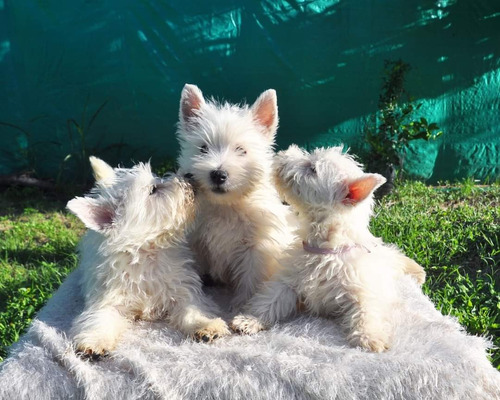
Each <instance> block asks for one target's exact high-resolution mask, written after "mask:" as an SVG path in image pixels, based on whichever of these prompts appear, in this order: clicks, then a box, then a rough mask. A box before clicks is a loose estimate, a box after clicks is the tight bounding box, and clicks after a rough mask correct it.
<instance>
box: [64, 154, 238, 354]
mask: <svg viewBox="0 0 500 400" xmlns="http://www.w3.org/2000/svg"><path fill="white" fill-rule="evenodd" d="M90 161H91V165H92V168H93V170H94V175H95V177H96V180H97V183H96V187H95V188H94V189H93V190H92V191H91V193H90V195H88V196H85V197H76V198H74V199H73V200H71V201H69V202H68V205H67V207H68V209H69V210H70V211H71V212H73V213H74V214H75V215H76V216H77V217H78V218H80V219H81V220H82V222H83V223H84V224H85V226H86V227H87V228H88V229H89V230H88V232H87V233H86V235H85V236H84V238H83V239H82V240H81V242H80V244H79V252H80V267H81V268H83V279H82V291H83V295H84V299H85V307H84V311H83V313H82V314H81V315H80V316H78V317H77V318H76V320H75V321H74V323H73V326H72V329H71V333H70V334H71V336H72V337H73V338H74V343H75V346H76V350H77V352H79V353H81V354H82V356H84V357H91V358H93V359H96V358H99V356H101V355H105V354H106V353H107V352H109V351H112V350H113V349H114V348H115V346H116V345H117V342H118V341H119V339H120V336H121V334H122V333H123V332H124V331H125V329H127V327H128V326H129V325H130V323H131V321H133V320H137V319H142V320H160V319H166V320H167V321H168V322H169V324H170V326H172V327H173V328H175V329H178V330H180V331H181V332H183V333H184V334H186V335H188V336H191V337H193V338H195V339H197V340H202V341H204V342H209V341H211V340H213V339H215V338H217V337H221V336H224V335H227V334H229V333H230V332H229V330H228V327H227V325H226V323H225V322H224V321H223V320H222V319H220V318H215V317H214V310H213V309H212V306H211V304H210V303H209V302H208V301H207V299H205V298H204V296H203V293H202V284H201V280H200V278H199V275H198V273H197V272H196V270H195V268H194V266H193V264H194V262H193V256H192V252H191V250H190V249H189V247H188V245H187V241H186V239H185V229H186V226H187V224H189V223H190V222H191V221H192V220H193V219H194V213H195V204H194V193H193V188H192V186H191V185H190V184H189V183H187V182H186V181H185V180H184V179H182V178H179V177H178V176H176V175H174V174H172V175H170V176H168V177H166V178H165V179H160V178H158V177H156V176H155V175H153V173H152V172H151V168H150V165H149V164H142V163H141V164H138V165H136V166H134V167H133V168H112V167H110V166H109V165H108V164H106V163H105V162H104V161H102V160H100V159H98V158H95V157H91V158H90Z"/></svg>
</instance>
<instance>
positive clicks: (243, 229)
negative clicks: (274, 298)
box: [191, 200, 291, 283]
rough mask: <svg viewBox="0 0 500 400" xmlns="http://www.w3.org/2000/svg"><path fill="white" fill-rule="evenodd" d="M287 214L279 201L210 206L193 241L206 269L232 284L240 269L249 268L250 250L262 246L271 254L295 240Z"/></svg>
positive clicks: (192, 238)
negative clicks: (290, 230)
mask: <svg viewBox="0 0 500 400" xmlns="http://www.w3.org/2000/svg"><path fill="white" fill-rule="evenodd" d="M266 206H267V207H266ZM286 213H288V209H286V207H285V206H283V205H282V204H281V203H280V202H279V201H278V200H276V201H274V202H267V203H266V202H252V201H248V202H247V203H245V204H238V205H237V206H228V205H213V206H211V207H210V206H208V207H206V208H205V209H204V210H203V212H201V213H200V215H199V218H198V221H197V226H196V229H195V230H194V233H193V234H192V237H191V241H192V243H193V246H194V248H195V250H196V252H197V253H198V257H199V259H200V261H201V262H202V263H203V264H205V265H204V267H205V269H208V272H209V273H210V274H211V275H212V276H213V277H214V278H216V279H218V280H221V281H222V282H224V283H231V281H232V280H233V278H234V275H235V274H237V273H238V270H239V268H243V267H245V266H246V267H249V266H248V265H246V264H247V262H245V261H244V259H245V257H247V256H248V252H249V251H251V250H252V249H258V250H259V251H262V253H263V254H267V255H269V256H271V255H272V253H273V252H274V251H278V252H281V250H282V249H283V248H284V247H286V246H287V245H288V243H290V242H291V234H290V232H289V230H288V228H287V222H286ZM274 256H276V254H274ZM263 262H264V263H265V262H266V260H260V263H263Z"/></svg>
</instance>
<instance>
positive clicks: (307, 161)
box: [232, 145, 425, 352]
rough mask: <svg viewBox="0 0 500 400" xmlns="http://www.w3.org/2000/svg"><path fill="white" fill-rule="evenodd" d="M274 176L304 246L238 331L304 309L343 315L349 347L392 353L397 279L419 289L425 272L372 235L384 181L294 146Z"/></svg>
mask: <svg viewBox="0 0 500 400" xmlns="http://www.w3.org/2000/svg"><path fill="white" fill-rule="evenodd" d="M274 171H275V180H276V184H277V186H278V189H279V191H280V193H281V194H282V195H283V197H284V199H285V200H286V201H287V202H288V203H290V204H291V205H292V206H293V207H294V209H295V210H296V211H297V212H298V213H299V217H300V218H301V236H302V240H303V242H302V243H300V245H298V246H297V247H296V248H295V249H293V250H292V251H291V252H290V254H289V256H288V257H287V258H285V259H283V265H284V269H283V270H282V271H280V272H279V273H278V274H276V275H275V277H274V278H273V280H272V281H270V282H267V283H266V284H265V285H264V286H263V287H262V289H261V290H259V292H258V293H257V294H256V295H255V296H254V297H253V298H252V299H251V300H250V302H249V303H248V304H247V306H246V308H245V311H246V314H245V315H238V316H236V317H235V318H234V320H233V322H232V327H233V329H235V330H237V331H240V332H243V333H255V332H257V331H259V330H262V329H265V328H266V327H268V326H270V325H271V324H274V323H276V322H278V321H280V320H282V319H285V318H286V317H288V316H289V315H291V314H292V313H294V312H295V310H296V307H297V303H298V302H301V303H303V305H304V307H305V308H306V310H307V311H308V312H310V313H312V314H314V315H323V316H338V317H339V318H340V321H341V324H342V326H343V327H344V328H345V329H346V331H347V333H348V340H349V342H350V343H351V345H353V346H360V347H362V348H365V349H367V350H370V351H374V352H381V351H384V350H385V349H387V348H389V346H390V340H391V326H390V318H389V317H390V313H391V310H392V307H393V305H394V303H395V302H396V301H397V297H396V290H395V280H396V279H398V277H400V276H402V275H403V274H405V273H408V274H411V275H413V276H414V277H415V279H416V280H417V281H418V282H419V283H420V284H421V283H423V281H424V279H425V272H424V270H423V269H422V267H421V266H419V265H418V264H417V263H415V262H414V261H412V260H410V259H409V258H407V257H406V256H404V255H403V254H402V253H401V252H400V251H399V250H398V249H397V248H396V247H395V246H393V245H386V244H384V243H383V242H382V240H381V239H379V238H376V237H374V236H373V235H372V234H371V233H370V231H369V229H368V224H369V220H370V216H371V214H372V208H373V203H374V201H373V192H374V191H375V190H376V189H377V188H378V187H379V186H380V185H382V184H383V183H384V182H385V178H384V177H382V176H381V175H378V174H368V173H364V172H363V170H362V169H361V165H360V164H358V163H357V162H356V161H355V160H354V159H353V158H352V157H351V156H350V155H348V154H343V153H342V147H333V148H328V149H317V150H315V151H313V152H312V153H311V154H309V153H307V152H306V151H303V150H301V149H299V148H298V147H297V146H295V145H292V146H290V148H289V149H288V150H286V151H281V152H279V153H278V154H277V155H276V157H275V162H274Z"/></svg>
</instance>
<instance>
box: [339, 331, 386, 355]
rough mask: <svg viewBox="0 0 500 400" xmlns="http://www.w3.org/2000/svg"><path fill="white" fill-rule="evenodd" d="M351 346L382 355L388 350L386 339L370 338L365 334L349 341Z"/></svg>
mask: <svg viewBox="0 0 500 400" xmlns="http://www.w3.org/2000/svg"><path fill="white" fill-rule="evenodd" d="M349 342H350V343H351V345H353V346H359V347H362V348H363V349H365V350H368V351H372V352H374V353H382V352H384V351H386V350H388V349H389V347H390V346H389V341H388V340H387V339H386V338H381V337H376V336H371V335H367V334H360V335H356V336H355V337H351V339H350V340H349Z"/></svg>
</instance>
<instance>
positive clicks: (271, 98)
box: [252, 89, 278, 130]
mask: <svg viewBox="0 0 500 400" xmlns="http://www.w3.org/2000/svg"><path fill="white" fill-rule="evenodd" d="M252 110H253V115H254V117H255V119H256V120H257V122H259V124H261V125H262V126H264V127H265V128H267V129H268V130H269V129H273V128H275V126H276V125H277V121H278V115H277V112H278V107H277V105H276V92H275V91H274V90H273V89H269V90H267V91H266V92H264V93H263V94H261V95H260V97H259V98H258V99H257V100H256V101H255V103H254V105H253V106H252Z"/></svg>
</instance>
